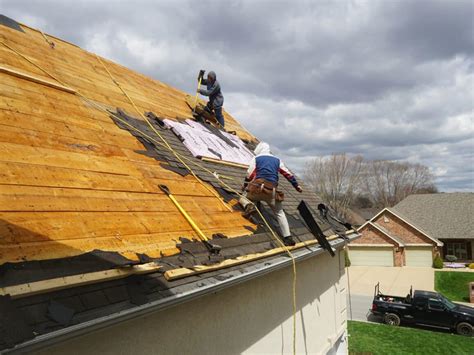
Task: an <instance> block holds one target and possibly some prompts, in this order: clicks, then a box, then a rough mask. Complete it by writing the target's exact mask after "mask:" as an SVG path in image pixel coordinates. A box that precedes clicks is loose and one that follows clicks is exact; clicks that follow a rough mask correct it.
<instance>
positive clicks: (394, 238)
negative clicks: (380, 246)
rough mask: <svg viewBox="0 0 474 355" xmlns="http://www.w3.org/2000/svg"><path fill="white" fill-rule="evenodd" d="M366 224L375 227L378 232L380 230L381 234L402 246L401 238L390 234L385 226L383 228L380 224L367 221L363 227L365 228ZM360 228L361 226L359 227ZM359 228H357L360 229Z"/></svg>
mask: <svg viewBox="0 0 474 355" xmlns="http://www.w3.org/2000/svg"><path fill="white" fill-rule="evenodd" d="M367 226H372V227H374V228H375V229H377V230H378V231H379V232H381V233H382V234H383V235H385V236H387V237H388V238H390V239H391V240H393V241H394V242H395V243H397V244H398V246H401V247H402V246H404V245H405V243H404V242H403V240H401V239H400V238H398V237H397V236H394V235H392V234H391V233H390V232H389V231H388V230H386V229H385V228H383V227H382V226H379V225H377V224H376V223H372V222H371V221H368V222H367V223H365V224H364V228H367ZM360 228H362V227H360ZM360 228H359V230H360Z"/></svg>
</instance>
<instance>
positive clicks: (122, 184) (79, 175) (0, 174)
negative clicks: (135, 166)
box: [0, 161, 159, 192]
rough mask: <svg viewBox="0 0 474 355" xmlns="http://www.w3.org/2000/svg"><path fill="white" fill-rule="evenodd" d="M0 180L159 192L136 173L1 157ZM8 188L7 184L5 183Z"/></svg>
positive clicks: (8, 182) (57, 185) (28, 184)
mask: <svg viewBox="0 0 474 355" xmlns="http://www.w3.org/2000/svg"><path fill="white" fill-rule="evenodd" d="M0 184H2V185H23V186H45V187H64V188H79V189H93V190H105V191H110V190H114V191H132V192H158V191H159V189H158V187H156V186H155V185H152V184H150V183H149V182H148V181H147V180H145V179H141V178H140V177H139V176H126V175H116V174H108V173H102V172H94V171H87V170H81V169H75V168H63V167H54V166H47V165H42V164H29V163H17V162H2V161H0ZM5 188H8V187H5Z"/></svg>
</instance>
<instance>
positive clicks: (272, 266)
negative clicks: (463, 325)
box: [2, 233, 360, 354]
mask: <svg viewBox="0 0 474 355" xmlns="http://www.w3.org/2000/svg"><path fill="white" fill-rule="evenodd" d="M346 237H347V238H349V241H352V240H355V239H357V238H359V237H360V235H359V234H357V233H354V234H352V235H348V236H346ZM330 243H331V246H332V247H333V248H335V249H341V248H342V247H344V246H345V245H346V244H347V243H348V241H346V240H343V239H342V238H340V239H337V240H334V241H332V242H330ZM325 252H326V250H325V249H322V248H321V246H320V245H319V244H316V245H313V246H309V247H305V248H301V249H298V250H295V251H293V252H292V254H293V256H294V259H295V261H302V260H306V259H309V258H311V257H314V256H317V255H320V254H323V253H325ZM291 263H292V261H291V259H290V258H288V256H287V255H280V256H278V257H274V258H270V259H265V263H264V264H263V267H260V268H257V269H254V270H251V268H252V266H251V267H250V270H249V271H248V272H246V273H243V274H240V273H239V274H238V275H233V276H232V277H229V278H227V279H225V280H223V281H216V282H215V283H210V284H209V285H205V286H202V287H196V288H194V289H192V290H191V291H189V286H187V287H188V290H187V291H183V292H182V293H176V294H174V295H173V296H171V297H168V298H166V299H160V300H157V301H153V302H150V303H147V304H145V305H142V306H137V307H134V308H130V309H127V310H124V311H121V312H118V313H114V314H111V315H108V316H105V317H101V318H97V319H94V320H91V321H88V322H84V323H79V324H76V325H73V326H70V327H67V328H63V329H60V330H57V331H55V332H51V333H47V334H44V335H40V336H38V337H36V338H34V339H32V340H29V341H26V342H24V343H22V344H18V345H17V346H16V347H14V348H12V349H5V350H3V353H4V354H8V353H13V352H26V351H28V352H30V351H37V350H39V349H43V348H45V347H48V346H52V345H54V344H57V343H60V342H63V341H66V340H69V339H72V338H75V337H78V336H80V335H85V334H88V333H91V332H94V331H97V330H100V329H104V328H106V327H109V326H112V325H114V324H117V323H121V322H124V321H126V320H131V319H134V318H137V317H140V316H143V315H145V314H150V313H154V312H157V311H162V310H164V309H167V308H170V307H173V306H176V305H178V304H182V303H185V302H188V301H191V300H193V299H196V298H199V297H201V296H204V295H206V294H209V293H215V292H218V291H221V290H224V289H226V288H228V287H231V286H234V285H238V284H240V283H243V282H245V281H248V280H251V279H254V278H257V277H260V276H263V275H266V274H268V273H270V272H273V271H276V270H280V269H282V268H284V267H287V266H290V265H291ZM241 266H242V265H241ZM228 272H229V273H232V272H235V270H233V269H232V270H229V271H228ZM197 282H200V283H201V282H202V281H196V283H197ZM188 285H189V284H188ZM185 286H186V285H185ZM3 353H2V354H3Z"/></svg>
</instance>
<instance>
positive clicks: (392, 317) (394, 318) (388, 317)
mask: <svg viewBox="0 0 474 355" xmlns="http://www.w3.org/2000/svg"><path fill="white" fill-rule="evenodd" d="M383 322H384V323H385V324H388V325H394V326H399V325H400V317H399V316H398V315H396V314H395V313H386V314H385V317H383Z"/></svg>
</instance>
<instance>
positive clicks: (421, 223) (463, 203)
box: [392, 192, 474, 240]
mask: <svg viewBox="0 0 474 355" xmlns="http://www.w3.org/2000/svg"><path fill="white" fill-rule="evenodd" d="M392 210H393V211H394V212H395V213H396V214H399V215H400V216H401V217H403V218H404V219H406V220H407V221H410V223H412V224H413V225H415V226H417V227H419V228H421V229H422V230H424V231H425V232H427V233H428V234H429V235H430V236H432V237H434V238H436V239H441V240H442V239H474V229H473V224H474V223H473V222H474V193H472V192H466V193H461V192H455V193H437V194H420V195H410V196H408V197H407V198H405V199H404V200H403V201H401V202H400V203H398V204H397V205H396V206H394V207H392Z"/></svg>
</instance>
